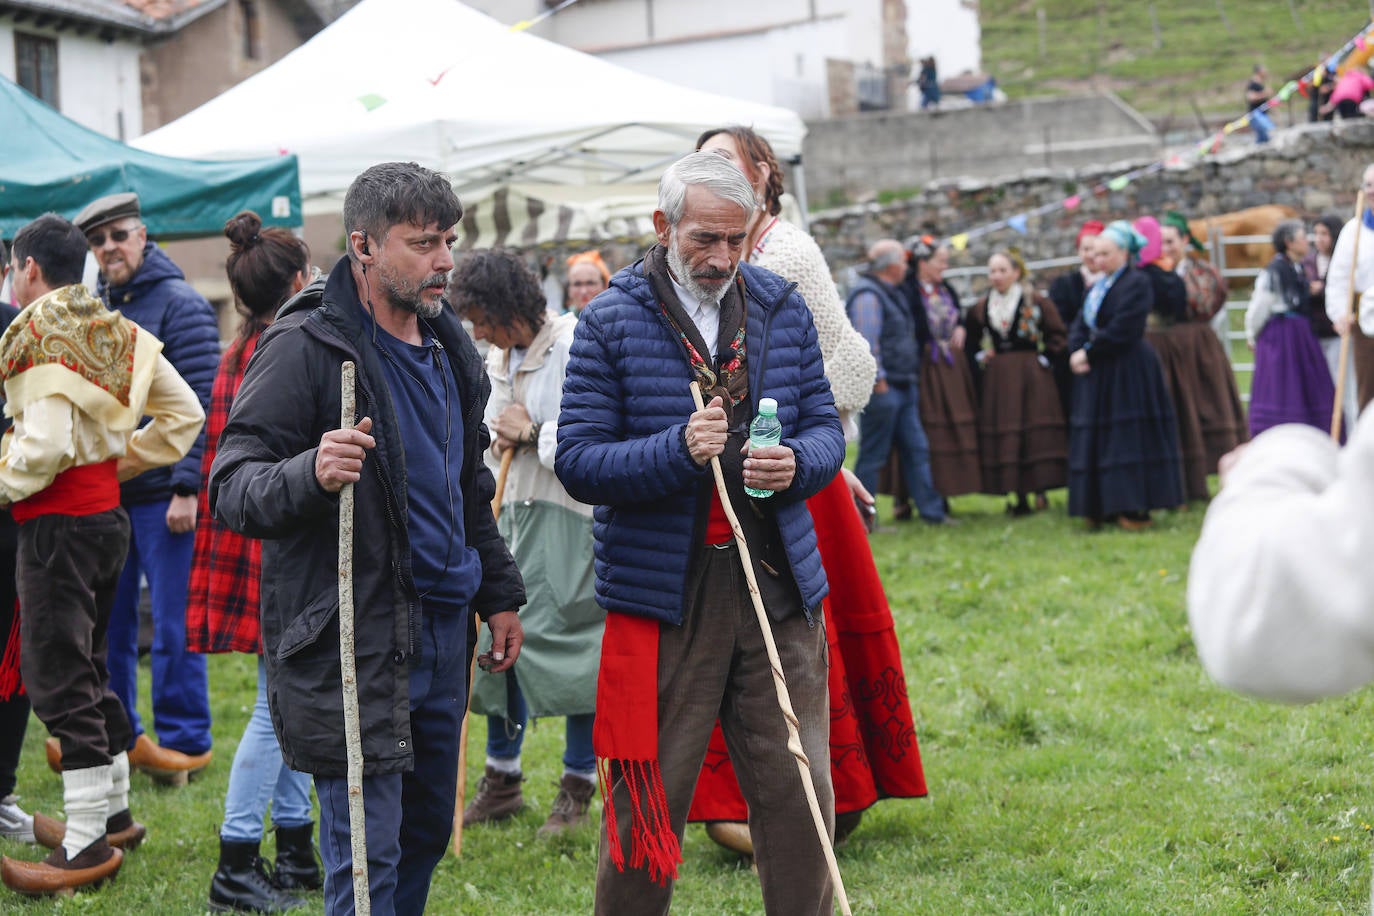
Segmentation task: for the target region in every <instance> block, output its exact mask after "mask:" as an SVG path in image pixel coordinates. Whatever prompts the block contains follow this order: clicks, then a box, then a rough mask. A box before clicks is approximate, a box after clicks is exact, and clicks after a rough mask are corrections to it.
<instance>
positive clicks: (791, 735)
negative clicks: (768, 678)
mask: <svg viewBox="0 0 1374 916" xmlns="http://www.w3.org/2000/svg"><path fill="white" fill-rule="evenodd" d="M692 401H693V403H695V404H696V407H697V410H705V409H706V405H705V403H703V402H702V400H701V386H700V385H698V384H697V383H696V382H695V381H694V382H692ZM711 473H712V474H714V475H715V478H716V492H717V493H718V494H719V495H720V504H721V507H722V508H724V509H725V517H726V518H728V519H729V520H730V530H731V531H733V532H734V534H735V544H737V545H738V546H739V556H740V562H741V564H742V565H743V566H744V580H745V582H747V583H748V585H749V597H750V599H751V600H752V601H753V602H754V615H755V616H756V617H758V620H759V629H760V630H762V631H763V645H764V648H766V649H767V650H768V665H769V667H770V668H772V669H773V689H774V690H775V691H777V694H778V706H780V707H781V708H782V717H783V718H784V719H786V720H787V749H788V750H789V751H791V752H792V756H793V757H795V758H796V760H797V771H798V772H799V773H801V780H802V790H803V791H804V792H805V793H806V803H807V804H808V805H810V807H811V820H813V821H814V822H815V824H816V835H817V837H819V838H820V841H821V851H822V852H824V853H825V864H826V865H827V866H828V867H829V868H830V877H831V879H832V880H833V881H834V882H835V895H836V896H837V897H838V898H839V901H840V912H841V913H843V914H844V916H851V913H852V911H851V910H850V909H849V897H848V895H846V894H845V892H844V879H843V878H841V877H840V865H839V863H838V862H836V861H835V847H834V846H833V845H832V844H831V842H830V834H829V833H828V832H827V831H826V829H825V816H824V815H823V814H821V803H820V801H819V800H817V798H816V784H815V782H814V781H813V780H812V778H811V761H810V760H808V759H807V756H806V751H805V750H804V749H803V748H802V743H801V729H800V726H799V723H798V721H797V714H796V713H795V712H794V711H793V710H792V697H791V695H790V694H789V693H788V692H787V678H786V676H784V674H783V670H782V661H781V659H779V658H778V646H777V643H775V642H774V641H773V626H772V624H771V623H769V621H768V612H767V611H765V610H764V609H763V595H762V594H761V593H760V592H759V583H758V580H757V579H755V577H754V561H753V560H752V559H751V558H750V556H749V545H748V544H746V543H745V542H744V530H743V529H742V528H740V526H739V517H738V516H737V515H735V507H734V506H732V505H731V504H730V494H729V492H728V491H727V490H726V489H725V474H724V472H723V471H721V468H720V458H719V457H714V458H712V459H711Z"/></svg>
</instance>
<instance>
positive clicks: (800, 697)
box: [555, 152, 844, 914]
mask: <svg viewBox="0 0 1374 916" xmlns="http://www.w3.org/2000/svg"><path fill="white" fill-rule="evenodd" d="M754 207H755V201H754V194H753V191H752V190H751V188H750V187H749V184H748V181H747V180H746V179H745V178H744V176H743V175H742V174H741V173H740V172H739V170H738V169H736V168H735V166H734V165H732V164H731V163H730V162H729V161H728V160H726V159H724V158H722V157H721V156H719V155H717V154H715V153H711V152H699V153H692V154H690V155H688V156H686V157H684V158H683V159H681V160H679V161H678V162H676V163H674V164H673V165H672V166H670V167H669V168H668V171H667V172H666V173H665V174H664V176H663V179H662V181H660V183H659V208H658V210H656V211H655V212H654V229H655V231H656V234H657V236H658V244H656V245H655V246H654V247H653V248H651V249H650V250H649V252H648V254H646V255H645V256H644V258H643V259H642V260H640V261H639V262H638V263H636V264H634V265H632V266H631V267H627V268H626V269H624V270H622V271H620V273H618V274H617V275H616V276H615V277H614V278H613V279H612V280H611V284H610V288H609V289H608V290H607V291H606V292H604V293H602V294H601V295H600V296H598V297H597V298H596V300H595V301H594V302H593V303H592V304H591V305H590V306H589V307H588V308H587V309H586V310H585V311H584V312H583V313H582V319H581V321H579V322H578V326H577V332H576V337H575V338H574V341H573V346H572V351H571V355H570V359H569V363H568V372H567V377H566V381H565V382H564V386H563V402H562V407H561V411H560V414H559V428H558V452H557V457H556V459H555V470H556V471H557V473H558V476H559V478H560V480H562V482H563V485H564V486H565V487H566V488H567V490H568V492H569V493H570V494H571V495H572V496H573V497H574V498H576V499H578V500H580V501H582V502H586V503H590V504H593V505H594V506H596V510H595V526H594V533H595V537H596V558H597V563H596V574H597V580H596V594H597V599H598V601H599V602H600V603H601V605H602V606H603V607H604V608H605V609H606V611H607V612H608V613H607V619H606V630H605V635H604V638H603V642H602V655H601V671H600V679H599V682H598V686H597V709H596V717H597V718H596V730H595V746H596V753H597V757H598V758H599V766H600V770H601V777H602V791H603V793H604V794H605V798H606V806H605V812H604V816H603V821H602V831H601V857H600V862H599V863H598V870H597V888H596V912H597V913H602V914H611V913H614V914H627V913H629V914H639V913H646V914H647V913H667V912H668V907H669V903H670V901H671V897H672V883H671V879H672V878H673V877H675V876H676V873H677V864H678V862H680V861H681V841H682V835H683V831H684V830H685V827H686V819H687V813H688V808H689V807H690V805H691V800H692V791H693V788H694V786H695V784H696V778H697V774H698V772H699V771H700V769H701V764H702V760H703V759H704V757H705V754H706V746H707V743H708V740H709V738H710V735H711V730H712V727H713V726H714V724H715V721H716V718H717V717H719V718H720V722H721V727H722V731H723V733H724V735H725V740H726V743H727V745H729V748H730V756H731V759H732V760H734V762H735V768H736V772H737V774H738V776H739V782H740V788H741V789H742V790H743V792H744V796H745V799H746V801H747V802H748V803H749V826H750V832H751V834H752V837H753V844H754V850H755V854H756V856H757V862H758V871H759V880H760V882H761V884H762V886H763V899H764V906H765V909H766V910H767V912H769V913H779V914H781V913H787V914H792V913H820V914H827V913H830V912H831V906H832V902H831V895H832V888H831V882H830V877H829V874H828V872H827V869H826V865H825V859H824V856H823V853H822V850H821V846H820V843H819V841H818V839H817V837H816V832H815V829H814V827H813V826H812V821H811V816H810V813H809V811H808V808H807V804H806V801H805V799H804V795H803V789H802V783H801V778H800V774H799V773H798V772H797V769H796V766H795V764H794V762H793V760H792V757H791V754H790V753H789V751H788V749H787V727H786V723H785V721H784V719H783V717H782V714H781V713H780V711H779V709H778V704H777V699H776V697H775V694H774V688H773V682H772V673H771V671H770V668H769V663H768V659H767V655H766V651H765V647H764V637H763V633H762V631H761V629H760V627H759V624H758V621H757V619H756V617H755V614H754V611H753V608H752V603H751V599H750V597H749V592H748V589H747V586H746V583H745V578H744V575H743V568H742V565H741V563H742V559H743V554H742V552H740V551H738V549H737V547H736V544H735V541H734V539H733V537H732V532H731V528H730V525H729V522H728V521H727V519H726V516H725V512H724V507H723V505H722V503H721V501H720V499H719V498H718V496H717V494H716V489H715V484H714V480H713V475H712V471H711V467H710V465H711V460H712V459H713V458H718V459H719V461H720V464H721V465H722V468H723V470H724V477H725V480H726V487H727V490H728V491H729V493H730V503H731V504H732V505H733V506H734V507H735V509H736V513H737V514H738V516H739V520H740V524H741V528H742V530H743V534H744V539H745V542H746V544H747V545H748V548H749V554H750V559H751V561H752V565H753V568H754V572H755V574H756V577H757V579H758V582H759V588H760V591H761V593H762V597H763V600H764V604H765V607H766V608H767V610H768V613H769V616H770V617H771V619H772V630H773V634H774V638H775V640H776V642H777V646H778V652H779V655H780V657H781V661H782V667H783V670H784V671H785V672H786V677H787V684H788V687H789V689H790V690H791V698H792V704H793V707H794V709H795V710H796V713H797V716H798V719H799V722H800V731H801V739H802V745H803V748H804V750H805V752H806V754H807V757H808V758H809V759H810V761H811V773H812V777H813V779H814V781H815V785H816V793H817V796H818V799H819V801H820V804H821V810H822V811H823V812H824V815H825V818H826V820H827V823H833V818H834V794H833V791H832V789H831V782H830V768H829V764H828V741H829V704H828V698H827V690H826V659H825V651H826V649H825V634H824V631H823V630H824V628H823V627H821V626H819V619H820V618H819V616H818V613H819V611H820V602H821V599H822V598H824V597H825V594H826V592H827V585H826V580H825V572H824V570H823V569H822V567H821V563H820V556H819V554H818V553H817V550H816V533H815V529H814V528H813V526H812V524H811V516H810V514H809V513H808V511H807V508H806V504H805V501H806V499H807V497H809V496H811V495H813V494H814V493H816V492H818V491H819V490H820V489H822V488H823V487H824V486H825V485H826V484H827V483H829V482H830V480H831V478H833V477H834V475H835V474H836V473H837V472H838V471H839V467H840V464H841V462H842V460H843V458H844V434H843V432H842V431H841V428H840V423H839V417H838V415H837V413H836V411H835V404H834V400H833V398H832V397H831V394H830V385H829V383H828V382H827V381H826V379H825V372H824V368H823V366H822V363H821V352H820V347H819V346H818V344H817V342H816V330H815V327H814V326H813V324H812V322H811V315H810V312H809V311H808V309H807V308H806V304H805V303H804V302H803V301H802V299H801V297H800V296H798V295H797V294H796V293H795V291H794V289H795V287H794V285H792V284H788V283H787V282H785V281H784V280H783V279H782V278H781V277H778V276H777V275H775V274H772V273H769V272H768V271H765V270H760V269H758V268H755V267H752V266H750V265H748V264H742V263H741V262H740V258H741V255H742V254H743V249H744V240H745V235H746V230H747V227H748V224H749V217H750V216H751V215H752V213H753V209H754ZM694 381H695V382H698V383H699V384H700V385H701V387H702V389H703V390H704V391H705V392H706V394H705V397H706V398H707V399H708V400H709V403H707V404H706V405H705V407H704V408H702V409H696V408H695V406H694V404H693V401H692V395H691V391H690V385H691V383H692V382H694ZM763 397H768V398H773V399H775V400H776V401H777V404H778V408H777V416H778V419H779V421H780V422H781V425H782V441H781V443H780V444H779V445H776V446H771V447H768V448H756V449H753V450H750V449H749V447H748V445H747V440H748V427H749V423H750V421H751V420H752V419H753V415H754V412H755V410H756V408H757V405H758V403H759V399H760V398H763ZM746 485H747V486H749V487H751V488H755V489H761V490H770V491H772V494H773V495H772V496H771V497H769V498H762V499H756V498H752V497H750V496H748V495H746V493H745V489H744V488H745V486H746ZM832 829H833V828H832Z"/></svg>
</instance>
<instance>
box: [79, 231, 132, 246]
mask: <svg viewBox="0 0 1374 916" xmlns="http://www.w3.org/2000/svg"><path fill="white" fill-rule="evenodd" d="M136 231H137V229H111V230H110V238H111V239H112V240H113V241H114V243H115V244H116V245H122V244H124V243H125V242H127V241H128V240H129V236H131V235H133V234H134V232H136ZM86 241H87V242H89V243H90V245H91V247H92V248H100V247H102V246H104V244H105V233H103V232H101V231H99V230H97V231H95V232H92V233H90V234H89V235H87V236H86Z"/></svg>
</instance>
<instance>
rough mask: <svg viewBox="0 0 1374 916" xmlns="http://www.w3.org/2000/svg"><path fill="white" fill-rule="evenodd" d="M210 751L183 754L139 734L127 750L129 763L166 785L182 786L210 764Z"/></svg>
mask: <svg viewBox="0 0 1374 916" xmlns="http://www.w3.org/2000/svg"><path fill="white" fill-rule="evenodd" d="M210 756H211V752H210V751H206V752H205V753H203V754H183V753H182V752H181V751H174V750H172V749H171V748H168V747H160V746H159V745H157V744H155V743H153V739H152V738H149V737H148V736H147V735H139V736H138V740H137V741H135V742H134V746H133V749H132V750H130V751H129V765H130V766H133V767H137V768H138V769H140V770H142V771H143V772H145V773H147V774H148V775H149V776H151V777H152V778H153V780H154V781H155V782H160V783H162V784H163V785H166V786H184V785H186V783H187V782H188V781H189V780H190V778H191V777H192V776H195V775H196V774H197V773H199V772H200V771H201V770H203V769H205V768H206V767H207V766H209V765H210Z"/></svg>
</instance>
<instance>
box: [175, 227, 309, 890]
mask: <svg viewBox="0 0 1374 916" xmlns="http://www.w3.org/2000/svg"><path fill="white" fill-rule="evenodd" d="M224 234H225V236H227V237H228V239H229V258H228V260H227V261H226V262H225V271H226V272H227V273H228V275H229V287H230V289H232V290H233V292H234V301H235V306H236V308H237V309H238V312H239V314H240V315H242V316H243V321H242V323H241V324H240V325H239V330H238V333H237V334H236V335H235V336H234V340H233V342H232V343H230V345H229V348H228V349H227V350H226V351H225V353H224V356H223V357H222V358H221V359H220V364H219V371H218V372H217V373H216V375H215V385H214V388H213V390H212V391H211V394H210V410H209V414H208V416H207V419H206V423H205V458H204V462H203V464H202V468H203V473H202V475H201V477H202V479H203V480H205V481H209V479H210V467H211V465H213V464H214V461H215V455H216V453H217V452H218V447H217V446H218V443H219V437H220V433H221V432H223V431H224V425H225V423H226V422H227V420H228V419H229V408H230V406H231V405H232V404H233V401H234V395H235V394H237V393H238V389H239V385H240V384H242V382H243V373H244V370H245V369H246V368H247V366H248V361H249V360H250V359H252V356H253V350H254V348H255V347H256V346H257V343H258V338H259V337H260V336H261V335H262V332H263V331H264V330H266V329H267V326H268V325H270V324H271V323H272V319H273V318H274V317H275V316H276V314H277V310H278V309H280V308H281V307H282V305H284V304H285V303H286V301H287V300H288V299H290V298H291V297H292V296H293V295H294V294H296V293H297V292H299V291H300V290H301V288H302V287H304V286H305V284H306V283H307V281H308V280H309V279H310V276H311V269H310V249H309V248H308V247H307V246H306V244H305V242H303V241H301V240H300V239H298V238H296V237H295V236H294V235H292V234H291V233H290V232H289V231H288V230H286V229H281V228H277V227H272V228H263V225H262V220H261V219H260V218H259V217H258V215H257V214H256V213H254V212H252V211H251V210H245V211H244V212H242V213H240V214H238V215H237V216H235V217H234V218H233V219H231V220H229V222H227V223H225V225H224ZM261 562H262V546H261V544H260V543H259V542H258V541H256V540H251V539H249V538H245V537H243V536H241V535H238V534H235V533H234V532H232V531H230V530H229V529H228V528H226V527H225V526H224V525H222V524H220V523H219V522H218V521H216V520H215V518H214V516H213V515H212V514H211V512H210V502H209V493H208V491H207V489H206V487H205V486H202V487H201V490H200V508H199V509H198V510H197V512H196V542H195V553H194V555H193V559H192V563H191V579H190V586H189V590H188V596H187V601H186V642H187V648H189V649H190V650H191V651H192V652H202V653H212V652H251V653H254V654H257V655H258V696H257V701H256V702H255V703H254V705H253V712H252V715H251V716H250V717H249V719H248V724H247V726H246V727H245V728H244V730H243V737H242V738H241V739H240V740H239V746H238V750H237V751H236V752H235V753H234V763H233V765H232V766H231V767H230V770H229V789H228V792H227V793H226V794H225V797H224V823H223V825H222V826H221V828H220V840H219V849H220V852H219V867H218V868H217V869H216V870H215V874H214V877H213V878H212V879H211V881H210V909H212V910H215V911H230V910H242V911H249V912H260V913H277V912H282V911H284V910H290V909H295V908H296V907H300V906H304V904H305V901H303V900H301V899H300V898H299V897H296V896H295V895H294V894H292V893H290V892H291V891H293V890H297V889H309V890H314V889H317V888H319V887H320V886H321V884H322V878H321V875H320V869H319V865H318V864H317V863H316V861H315V849H314V840H313V837H314V833H315V824H314V822H313V821H312V820H311V812H310V775H309V774H308V773H298V772H296V771H294V770H292V769H290V768H288V767H287V766H286V764H285V763H283V762H282V755H281V747H280V745H278V744H277V735H276V732H275V731H274V730H273V728H272V718H271V715H270V714H269V712H268V708H267V674H266V671H265V670H264V668H263V661H262V656H261V653H262V640H261V635H260V632H259V628H258V611H259V607H258V583H259V578H260V570H261ZM269 801H270V802H271V808H272V823H273V824H274V826H275V828H276V846H277V856H276V863H275V866H273V867H271V868H269V867H268V866H267V864H266V862H264V861H263V859H262V858H261V857H260V856H259V846H260V844H261V842H262V833H263V816H264V815H265V814H266V813H267V808H268V802H269Z"/></svg>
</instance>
